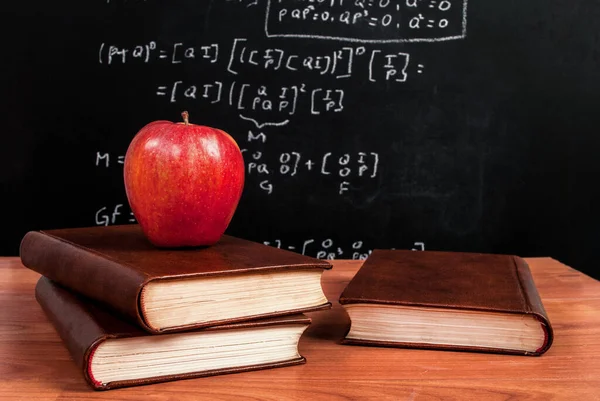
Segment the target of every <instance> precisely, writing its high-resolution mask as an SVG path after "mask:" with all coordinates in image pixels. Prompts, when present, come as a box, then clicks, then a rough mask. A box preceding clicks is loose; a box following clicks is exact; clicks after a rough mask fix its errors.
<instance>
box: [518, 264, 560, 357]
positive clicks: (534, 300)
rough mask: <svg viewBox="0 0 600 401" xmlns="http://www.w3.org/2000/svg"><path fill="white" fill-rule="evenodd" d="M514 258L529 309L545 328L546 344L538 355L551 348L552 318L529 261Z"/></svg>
mask: <svg viewBox="0 0 600 401" xmlns="http://www.w3.org/2000/svg"><path fill="white" fill-rule="evenodd" d="M513 260H514V262H515V268H516V272H517V277H518V279H519V283H520V285H521V290H522V292H523V297H524V300H525V304H526V305H527V308H528V309H529V311H530V312H531V313H532V314H533V315H534V316H535V317H536V318H537V319H538V320H539V321H540V324H541V325H542V328H543V329H544V335H545V341H544V344H543V346H542V347H540V349H538V350H537V351H536V354H537V355H541V354H543V353H544V352H546V351H547V350H548V349H549V348H550V346H551V345H552V341H553V338H554V334H553V331H552V326H551V324H550V319H548V314H547V313H546V309H545V308H544V304H543V303H542V298H541V297H540V294H539V292H538V290H537V287H536V285H535V282H534V280H533V275H532V274H531V270H530V269H529V265H528V264H527V262H525V260H523V259H522V258H520V257H518V256H514V257H513Z"/></svg>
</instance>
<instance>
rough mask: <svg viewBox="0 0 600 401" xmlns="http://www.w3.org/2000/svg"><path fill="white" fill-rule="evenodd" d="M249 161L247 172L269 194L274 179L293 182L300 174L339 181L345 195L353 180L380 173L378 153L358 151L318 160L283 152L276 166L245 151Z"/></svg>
mask: <svg viewBox="0 0 600 401" xmlns="http://www.w3.org/2000/svg"><path fill="white" fill-rule="evenodd" d="M242 154H243V155H244V157H245V160H246V173H247V174H248V176H249V177H253V176H256V177H259V180H260V182H259V184H258V185H259V187H260V189H262V190H263V191H265V192H266V193H267V194H269V195H270V194H272V193H273V191H274V190H275V184H274V183H273V177H276V176H282V177H286V178H288V179H292V177H295V176H297V175H299V174H318V175H322V176H333V177H338V178H339V179H340V181H339V184H337V188H336V190H337V193H338V194H339V195H342V194H344V193H346V192H348V191H350V188H351V180H353V179H361V178H362V179H374V178H375V177H377V174H378V167H379V154H378V153H375V152H357V153H356V154H352V155H351V154H349V153H344V154H334V153H333V152H326V153H324V154H322V155H319V156H318V157H316V158H315V157H307V156H303V155H302V154H301V153H300V152H295V151H289V152H281V153H280V154H279V156H278V158H277V162H276V163H267V162H265V161H264V160H263V152H261V151H259V150H255V151H249V150H248V149H242Z"/></svg>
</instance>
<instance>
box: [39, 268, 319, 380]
mask: <svg viewBox="0 0 600 401" xmlns="http://www.w3.org/2000/svg"><path fill="white" fill-rule="evenodd" d="M35 295H36V299H37V301H38V303H39V304H40V305H41V307H42V309H43V310H44V312H45V313H46V315H47V316H48V319H49V320H50V321H51V322H52V324H53V325H54V327H55V328H56V330H57V332H58V334H59V335H60V337H61V339H62V340H63V342H64V343H65V345H66V347H67V349H68V350H69V352H70V354H71V356H72V358H73V360H74V361H75V362H76V363H77V365H78V366H79V367H80V368H81V370H82V371H83V375H84V377H85V379H86V381H87V382H88V384H89V385H90V386H92V387H93V388H94V389H95V390H109V389H113V388H119V387H128V386H137V385H142V384H150V383H158V382H164V381H172V380H180V379H189V378H194V377H202V376H212V375H219V374H226V373H237V372H245V371H251V370H259V369H267V368H275V367H283V366H291V365H297V364H301V363H304V362H305V359H304V357H302V356H301V355H300V354H299V353H298V341H299V340H300V337H301V335H302V333H303V332H304V330H305V329H306V328H307V327H308V325H309V324H310V319H309V318H308V317H306V316H304V315H302V314H298V315H290V316H280V317H276V318H269V319H262V320H261V319H259V320H253V321H249V322H244V323H235V324H230V325H223V326H217V327H211V328H207V329H203V330H194V331H188V332H180V333H170V334H159V335H151V334H149V333H147V332H145V331H142V330H141V329H140V328H139V327H137V326H134V325H132V324H129V323H127V322H126V321H123V320H120V319H118V318H117V317H115V316H114V315H113V314H111V313H109V312H108V311H107V310H106V309H104V308H102V307H100V305H99V304H98V303H96V302H93V301H90V300H88V299H86V298H84V297H82V296H80V295H77V294H75V293H73V292H72V291H69V290H67V289H65V288H63V287H60V286H59V285H57V284H55V283H54V282H52V281H51V280H50V279H48V278H47V277H41V278H40V279H39V281H38V283H37V285H36V288H35Z"/></svg>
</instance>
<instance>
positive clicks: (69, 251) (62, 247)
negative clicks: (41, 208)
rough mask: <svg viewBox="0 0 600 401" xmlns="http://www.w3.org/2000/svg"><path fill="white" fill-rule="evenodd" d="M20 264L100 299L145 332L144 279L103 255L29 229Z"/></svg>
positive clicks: (147, 328)
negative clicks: (141, 303) (142, 309)
mask: <svg viewBox="0 0 600 401" xmlns="http://www.w3.org/2000/svg"><path fill="white" fill-rule="evenodd" d="M19 253H20V257H21V262H22V263H23V265H24V266H25V267H27V268H29V269H31V270H34V271H36V272H38V273H40V274H42V275H43V276H46V277H48V278H50V279H52V280H53V281H55V282H57V283H59V284H61V285H63V286H65V287H67V288H69V289H70V290H72V291H75V292H78V293H80V294H82V295H85V296H87V297H89V298H92V299H94V300H96V301H99V302H102V303H104V304H106V305H108V306H109V307H111V308H113V309H114V310H116V311H118V312H119V313H120V314H121V315H123V316H125V317H129V318H131V320H132V321H133V322H134V323H135V324H138V325H139V326H141V327H143V328H144V329H146V330H148V331H152V330H151V329H150V328H149V327H148V326H147V325H146V324H145V322H144V320H143V319H142V317H141V315H140V311H139V296H140V292H141V290H142V287H143V286H144V284H145V282H146V280H147V278H146V276H144V275H143V274H142V273H140V272H138V271H136V270H134V269H132V268H130V267H128V266H124V265H122V264H120V263H117V262H115V261H113V260H111V259H109V258H106V257H105V256H103V255H101V254H98V253H95V252H92V251H90V250H88V249H86V248H81V247H79V246H77V245H75V244H72V243H70V242H67V241H64V240H62V239H59V238H56V237H53V236H51V235H48V234H45V233H43V232H38V231H31V232H29V233H27V234H25V236H24V237H23V240H22V241H21V246H20V251H19Z"/></svg>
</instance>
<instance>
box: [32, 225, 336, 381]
mask: <svg viewBox="0 0 600 401" xmlns="http://www.w3.org/2000/svg"><path fill="white" fill-rule="evenodd" d="M20 256H21V260H22V263H23V265H24V266H26V267H28V268H30V269H32V270H35V271H37V272H38V273H40V274H42V277H41V278H40V279H39V281H38V283H37V286H36V289H35V295H36V299H37V301H38V303H39V304H40V305H41V307H42V309H43V310H44V312H45V313H46V315H47V316H48V318H49V320H50V321H51V322H52V324H53V325H54V326H55V328H56V330H57V332H58V333H59V335H60V337H61V338H62V340H63V341H64V343H65V345H66V347H67V348H68V350H69V352H70V353H71V356H72V357H73V359H74V361H75V362H76V363H77V364H78V365H79V366H80V368H81V369H82V371H83V374H84V377H85V378H86V380H87V382H88V383H89V384H90V385H91V386H92V387H93V388H94V389H98V390H107V389H111V388H117V387H125V386H132V385H139V384H149V383H156V382H162V381H169V380H177V379H185V378H192V377H200V376H209V375H216V374H224V373H234V372H243V371H249V370H257V369H266V368H273V367H283V366H289V365H295V364H300V363H304V362H305V359H304V357H302V356H301V355H300V354H299V352H298V342H299V340H300V337H301V335H302V333H303V332H304V330H305V329H306V328H307V327H308V325H309V324H310V319H309V318H308V317H307V316H305V315H304V314H303V313H304V312H309V311H317V310H323V309H328V308H330V307H331V304H330V302H329V301H328V300H327V298H326V297H325V294H324V293H323V290H322V287H321V275H322V274H323V272H324V270H326V269H330V268H331V264H329V263H328V262H326V261H322V260H318V259H313V258H310V257H307V256H303V255H300V254H296V253H293V252H289V251H285V250H281V249H277V248H274V247H270V246H267V245H263V244H259V243H256V242H251V241H246V240H243V239H239V238H235V237H231V236H226V235H225V236H223V237H222V239H221V240H220V241H219V242H218V243H217V244H215V245H213V246H210V247H205V248H190V249H160V248H156V247H154V246H153V245H151V244H150V243H149V242H148V241H147V239H146V238H145V236H144V235H143V233H142V231H141V230H140V228H139V226H137V225H123V226H109V227H89V228H71V229H61V230H49V231H32V232H29V233H27V234H26V235H25V237H24V238H23V240H22V243H21V249H20Z"/></svg>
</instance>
